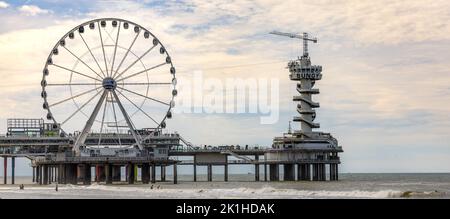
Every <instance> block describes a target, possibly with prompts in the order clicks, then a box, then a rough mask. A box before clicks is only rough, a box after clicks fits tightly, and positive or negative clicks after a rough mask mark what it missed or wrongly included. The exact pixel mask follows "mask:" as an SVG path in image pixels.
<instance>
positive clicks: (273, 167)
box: [269, 164, 280, 181]
mask: <svg viewBox="0 0 450 219" xmlns="http://www.w3.org/2000/svg"><path fill="white" fill-rule="evenodd" d="M269 171H270V181H279V180H280V172H279V169H278V164H269Z"/></svg>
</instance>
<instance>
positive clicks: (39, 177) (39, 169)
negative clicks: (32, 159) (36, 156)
mask: <svg viewBox="0 0 450 219" xmlns="http://www.w3.org/2000/svg"><path fill="white" fill-rule="evenodd" d="M36 183H39V184H40V185H42V179H41V166H39V165H38V166H36Z"/></svg>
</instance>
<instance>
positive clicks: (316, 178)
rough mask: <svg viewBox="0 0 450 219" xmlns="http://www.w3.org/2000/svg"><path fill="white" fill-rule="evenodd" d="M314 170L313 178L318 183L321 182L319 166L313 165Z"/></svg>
mask: <svg viewBox="0 0 450 219" xmlns="http://www.w3.org/2000/svg"><path fill="white" fill-rule="evenodd" d="M312 169H313V171H312V174H313V176H312V178H313V181H318V180H319V165H318V164H316V163H315V164H312Z"/></svg>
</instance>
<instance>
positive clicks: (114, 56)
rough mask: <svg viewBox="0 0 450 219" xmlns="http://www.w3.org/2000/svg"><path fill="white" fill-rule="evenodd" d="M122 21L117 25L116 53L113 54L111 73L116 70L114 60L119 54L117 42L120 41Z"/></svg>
mask: <svg viewBox="0 0 450 219" xmlns="http://www.w3.org/2000/svg"><path fill="white" fill-rule="evenodd" d="M121 23H122V22H119V25H118V27H117V35H116V43H115V44H114V55H113V60H112V66H111V75H112V74H113V71H114V62H115V61H116V54H117V43H118V42H119V33H120V26H121V25H120V24H121Z"/></svg>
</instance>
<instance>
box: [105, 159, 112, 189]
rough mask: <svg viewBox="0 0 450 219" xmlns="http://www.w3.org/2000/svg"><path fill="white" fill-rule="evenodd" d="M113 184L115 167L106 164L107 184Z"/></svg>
mask: <svg viewBox="0 0 450 219" xmlns="http://www.w3.org/2000/svg"><path fill="white" fill-rule="evenodd" d="M112 182H113V166H112V165H111V164H105V183H106V184H112Z"/></svg>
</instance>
